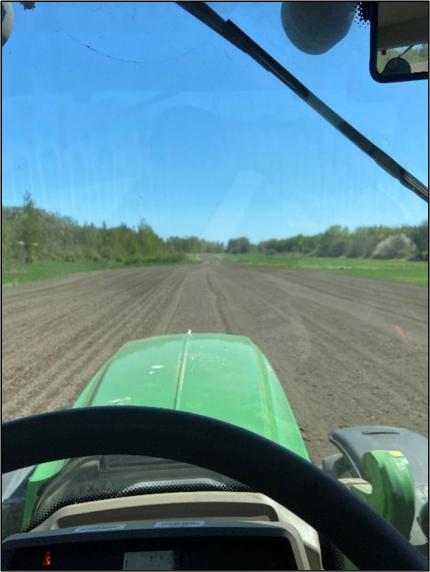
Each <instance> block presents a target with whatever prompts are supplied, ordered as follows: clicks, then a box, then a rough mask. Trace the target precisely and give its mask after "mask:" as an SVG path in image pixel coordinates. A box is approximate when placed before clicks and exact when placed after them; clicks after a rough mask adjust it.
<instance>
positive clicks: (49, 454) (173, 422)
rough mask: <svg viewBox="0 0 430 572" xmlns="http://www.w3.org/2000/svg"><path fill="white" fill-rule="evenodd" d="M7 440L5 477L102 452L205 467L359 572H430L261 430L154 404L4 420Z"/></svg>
mask: <svg viewBox="0 0 430 572" xmlns="http://www.w3.org/2000/svg"><path fill="white" fill-rule="evenodd" d="M2 441H3V442H2V444H3V447H2V473H5V472H8V471H12V470H16V469H19V468H23V467H26V466H30V465H34V464H38V463H42V462H46V461H54V460H58V459H65V458H73V457H83V456H89V455H101V454H130V455H147V456H155V457H165V458H169V459H172V460H178V461H182V462H187V463H191V464H194V465H198V466H201V467H205V468H207V469H211V470H213V471H216V472H218V473H221V474H224V475H226V476H228V477H231V478H233V479H235V480H237V481H239V482H242V483H243V484H246V485H248V486H250V487H252V488H253V489H254V490H258V491H260V492H261V493H264V494H266V495H267V496H269V497H270V498H273V499H274V500H275V501H277V502H279V503H280V504H282V505H283V506H285V507H286V508H288V509H289V510H291V511H293V512H294V513H295V514H297V515H298V516H299V517H300V518H302V519H303V520H305V521H306V522H308V523H309V524H310V525H311V526H313V527H314V528H315V529H316V530H318V531H319V532H321V533H322V534H324V535H325V536H326V537H327V538H328V539H330V540H331V541H332V542H333V543H334V544H335V545H336V546H337V547H338V548H339V549H340V550H342V552H343V553H344V554H345V555H346V556H348V558H350V559H351V560H352V561H353V562H354V563H355V564H356V565H357V566H358V567H359V568H360V569H373V570H427V565H426V562H425V560H424V559H423V558H422V557H421V556H420V555H419V554H418V552H417V551H416V550H415V549H414V548H413V547H412V546H410V545H409V544H408V542H407V541H406V540H405V539H404V538H403V537H402V536H401V534H400V533H399V532H398V531H397V530H395V529H394V528H393V527H392V526H391V525H389V524H388V523H387V522H386V521H384V520H383V519H382V518H381V517H379V516H378V515H377V514H376V513H375V512H374V511H373V510H371V509H370V508H369V507H368V506H367V505H365V503H364V502H362V501H361V500H360V499H358V497H356V496H355V495H353V493H351V492H350V491H349V490H348V489H347V488H346V487H345V486H343V485H341V484H340V483H338V482H337V481H336V480H335V479H334V478H332V477H331V476H330V475H328V474H326V473H323V471H321V470H320V469H319V468H317V467H315V466H314V465H312V463H310V462H308V461H306V460H304V459H302V458H301V457H299V456H297V455H295V454H294V453H292V452H291V451H288V450H287V449H285V448H284V447H281V446H279V445H277V444H275V443H273V442H272V441H269V440H268V439H265V438H263V437H261V436H259V435H257V434H256V433H253V432H250V431H247V430H245V429H241V428H240V427H236V426H234V425H231V424H228V423H225V422H222V421H218V420H216V419H212V418H209V417H205V416H202V415H197V414H194V413H187V412H183V411H172V410H168V409H161V408H155V407H137V406H103V407H90V408H76V409H70V410H64V411H55V412H52V413H45V414H42V415H34V416H31V417H25V418H21V419H17V420H14V421H9V422H7V423H4V424H3V440H2Z"/></svg>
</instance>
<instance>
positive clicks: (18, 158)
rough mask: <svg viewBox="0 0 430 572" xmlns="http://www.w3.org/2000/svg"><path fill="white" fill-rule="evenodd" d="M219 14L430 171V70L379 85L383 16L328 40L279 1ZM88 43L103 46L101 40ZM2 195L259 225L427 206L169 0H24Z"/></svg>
mask: <svg viewBox="0 0 430 572" xmlns="http://www.w3.org/2000/svg"><path fill="white" fill-rule="evenodd" d="M216 8H217V10H219V11H220V12H221V13H222V14H223V15H226V16H230V17H231V18H232V19H233V20H234V21H235V22H236V23H237V24H238V25H240V26H241V27H243V28H244V30H245V31H246V32H247V33H248V34H250V35H251V37H253V38H254V39H256V40H257V41H258V42H259V43H261V44H262V45H263V47H265V48H266V49H267V50H269V51H270V53H272V54H273V55H274V56H275V57H276V58H277V59H279V60H280V61H281V62H282V63H283V64H284V65H285V66H286V67H287V68H288V69H289V70H290V71H291V72H292V73H294V74H295V75H296V76H297V77H298V79H300V80H301V81H302V82H303V83H304V84H305V85H307V86H308V87H309V88H310V89H312V90H313V91H314V92H315V93H316V94H317V95H318V96H319V97H321V98H322V99H323V100H324V101H326V103H328V104H329V105H330V106H332V107H333V108H334V109H335V110H336V111H337V112H338V113H340V114H341V115H343V116H344V117H345V118H346V119H347V120H348V121H350V122H351V123H352V124H353V125H354V126H355V127H357V128H358V129H360V130H361V131H362V132H363V133H364V134H365V135H366V136H368V137H369V138H370V139H372V140H373V141H374V142H375V143H376V144H377V145H379V146H380V147H382V148H383V149H384V150H385V151H386V152H388V153H389V154H391V155H392V156H393V157H394V158H395V159H396V160H398V161H399V162H400V163H401V164H402V165H404V166H405V167H406V168H407V169H409V170H410V171H411V172H412V173H413V174H414V175H415V176H417V177H418V178H419V179H421V180H422V181H423V182H424V183H425V184H427V175H428V173H427V171H428V162H427V157H428V141H427V125H428V117H427V113H428V112H427V101H428V100H427V98H428V94H427V89H428V82H427V81H418V82H406V83H400V84H387V85H383V84H378V83H376V82H375V81H374V80H373V79H371V77H370V75H369V71H368V52H369V39H368V36H369V30H368V29H365V28H360V27H359V26H357V25H355V24H354V25H353V27H352V28H351V30H350V33H349V34H348V36H347V37H346V38H345V39H344V40H343V41H342V42H340V43H339V44H338V45H337V46H335V47H334V48H333V49H332V50H330V51H329V52H328V53H327V54H324V55H321V56H310V55H306V54H303V53H301V52H299V51H298V50H297V49H296V48H295V47H294V46H293V45H292V44H291V43H290V42H289V40H288V38H287V37H286V36H285V34H284V32H283V30H282V26H281V23H280V4H279V3H266V4H265V3H251V4H248V3H218V4H217V5H216ZM88 46H89V47H88ZM2 55H3V71H2V74H3V77H2V79H3V171H2V176H3V181H2V183H3V204H4V205H17V204H21V203H22V197H23V194H24V192H25V191H26V190H28V191H30V192H31V193H32V195H33V197H34V199H35V202H36V204H37V206H39V207H41V208H44V209H47V210H49V211H53V212H58V213H60V214H62V215H67V216H71V217H73V218H74V219H76V220H78V221H79V222H80V223H84V222H93V223H95V224H97V225H100V224H101V223H102V221H106V223H107V224H108V225H116V224H120V223H121V222H125V223H127V224H128V225H130V226H133V225H136V224H137V223H138V222H139V221H140V220H141V219H142V218H143V219H145V220H146V221H147V222H148V223H150V224H151V225H152V226H153V227H154V228H155V230H156V231H157V232H159V233H160V234H161V235H162V236H163V237H167V236H170V235H174V234H178V235H191V234H196V235H199V236H203V237H205V238H209V239H216V240H227V239H228V238H229V237H231V236H237V235H242V234H244V235H247V236H249V237H251V238H252V239H253V240H261V239H265V238H270V237H286V236H291V235H294V234H298V233H304V234H313V233H316V232H320V231H321V230H324V229H325V228H327V227H328V226H330V225H331V224H342V225H347V226H349V227H350V228H355V227H356V226H361V225H370V224H387V225H397V224H415V223H419V222H421V221H422V220H424V219H426V218H427V205H426V204H425V203H424V202H423V201H422V200H421V199H419V198H418V197H416V196H415V195H414V194H413V193H411V192H410V191H408V190H407V189H405V188H404V187H402V186H401V185H400V184H399V183H398V182H397V181H395V180H394V179H392V178H391V177H390V176H389V175H387V174H386V173H385V172H383V171H382V170H381V169H380V168H379V167H378V166H377V165H376V164H375V163H373V161H372V160H371V159H369V158H368V157H367V156H365V155H364V154H363V153H361V151H359V150H358V149H357V148H355V147H354V146H353V145H352V144H351V143H350V142H349V141H347V140H346V139H344V138H343V136H341V135H340V134H339V133H338V132H337V131H336V130H334V129H333V128H332V127H331V126H330V125H328V124H327V123H326V122H325V121H324V120H323V119H321V118H320V117H319V116H318V115H317V114H316V113H315V112H314V111H313V110H311V109H310V108H308V107H307V106H306V104H305V103H304V102H302V101H301V100H299V99H298V98H297V97H296V96H295V95H294V94H293V93H291V92H290V91H289V90H288V89H287V88H286V87H285V86H283V85H282V84H280V83H279V81H278V80H276V79H275V78H274V77H272V76H271V75H270V74H269V73H267V72H266V71H264V70H263V69H262V68H260V67H259V66H258V65H257V64H256V63H255V62H254V61H252V60H251V59H250V58H248V57H247V56H246V55H244V54H242V53H241V52H239V51H238V50H237V49H236V48H234V47H233V46H230V45H229V44H228V43H227V42H225V40H223V39H222V38H219V37H218V36H217V35H216V34H214V33H213V32H212V31H211V30H209V29H207V28H206V27H205V26H203V25H202V24H200V23H199V22H197V21H196V20H195V19H194V18H192V17H191V16H190V15H189V14H187V13H185V12H184V11H183V10H181V9H180V8H178V7H177V6H176V5H174V4H172V3H123V2H121V3H120V2H118V3H106V2H105V3H87V2H82V3H79V2H72V3H60V2H49V3H48V2H46V3H43V2H41V3H39V4H38V6H37V8H36V9H35V10H33V11H24V10H23V9H22V7H21V6H17V7H16V8H15V27H14V30H13V32H12V36H11V38H10V40H9V42H8V43H7V44H6V46H5V47H4V48H3V54H2Z"/></svg>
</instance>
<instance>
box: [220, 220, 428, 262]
mask: <svg viewBox="0 0 430 572" xmlns="http://www.w3.org/2000/svg"><path fill="white" fill-rule="evenodd" d="M226 251H227V252H229V253H232V254H243V253H247V252H262V253H264V254H267V255H272V254H277V253H289V254H297V255H302V256H320V257H330V258H331V257H339V256H345V257H349V258H405V259H411V260H428V222H427V221H424V222H422V223H421V224H420V225H416V226H407V225H404V226H398V227H388V226H362V227H358V228H357V229H355V230H349V229H348V228H347V227H344V226H340V225H334V226H331V227H330V228H328V229H327V230H326V231H325V232H322V233H319V234H315V235H313V236H305V235H303V234H298V235H297V236H293V237H290V238H283V239H278V238H274V239H271V240H263V241H261V242H259V243H258V244H253V243H252V242H251V241H250V240H249V239H248V238H247V237H244V236H242V237H238V238H232V239H230V240H229V241H228V243H227V247H226Z"/></svg>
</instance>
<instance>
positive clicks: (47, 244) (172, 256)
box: [2, 193, 224, 268]
mask: <svg viewBox="0 0 430 572" xmlns="http://www.w3.org/2000/svg"><path fill="white" fill-rule="evenodd" d="M223 250H224V245H223V244H222V243H218V242H210V241H207V240H203V239H199V238H197V237H184V238H180V237H176V236H173V237H170V238H168V239H167V240H164V239H163V238H161V237H160V236H159V235H158V234H157V233H156V232H155V230H154V229H153V228H152V227H151V226H150V225H149V224H147V223H146V222H145V221H144V220H142V221H141V223H140V224H139V225H138V226H137V228H131V227H129V226H128V225H127V224H125V223H123V224H120V225H119V226H114V227H108V226H107V225H106V224H105V223H103V224H102V226H101V227H97V226H95V225H94V224H83V225H80V224H78V223H77V222H76V221H75V220H73V219H72V218H70V217H65V216H61V215H59V214H53V213H50V212H47V211H45V210H43V209H40V208H37V207H36V205H35V203H34V200H33V199H32V197H31V195H30V194H29V193H26V194H25V196H24V204H23V206H20V207H3V208H2V267H3V268H8V267H10V266H13V265H16V264H17V263H19V264H31V263H32V262H35V261H41V260H62V261H66V262H73V261H78V260H91V261H93V262H101V261H112V262H118V263H124V264H144V263H150V262H180V261H181V260H183V259H184V258H185V255H186V254H187V253H194V252H223Z"/></svg>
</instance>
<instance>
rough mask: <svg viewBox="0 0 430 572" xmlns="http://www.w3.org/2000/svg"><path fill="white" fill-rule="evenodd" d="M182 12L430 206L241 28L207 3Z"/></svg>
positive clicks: (404, 174)
mask: <svg viewBox="0 0 430 572" xmlns="http://www.w3.org/2000/svg"><path fill="white" fill-rule="evenodd" d="M177 4H178V5H179V6H181V8H183V9H184V10H186V11H187V12H189V13H190V14H192V15H193V16H195V17H196V18H197V19H198V20H200V21H201V22H203V23H204V24H206V25H207V26H209V28H211V29H212V30H214V31H215V32H217V33H218V34H219V35H220V36H222V37H223V38H225V39H226V40H227V41H229V42H230V43H232V44H234V45H235V46H236V47H237V48H239V49H240V50H242V51H243V52H245V53H246V54H248V55H249V56H251V57H252V58H253V59H254V60H255V61H256V62H257V63H259V64H260V65H261V66H263V67H264V68H265V69H266V70H268V71H270V72H271V73H273V74H274V75H275V76H276V77H277V78H278V79H279V80H280V81H282V83H284V84H285V85H286V86H287V87H289V88H290V89H291V90H292V91H294V93H295V94H296V95H297V96H298V97H300V98H301V99H303V101H305V102H306V103H307V104H308V105H309V106H310V107H312V109H314V110H315V111H316V112H317V113H319V115H321V117H323V118H324V119H325V120H326V121H328V122H329V123H330V124H331V125H333V127H335V128H336V129H337V130H338V131H340V132H341V133H342V135H344V136H345V137H346V138H347V139H349V140H350V141H352V143H354V144H355V145H356V146H357V147H358V148H359V149H361V150H362V151H363V153H366V155H368V156H369V157H372V159H373V160H374V161H375V162H376V163H377V164H378V165H379V166H380V167H381V168H382V169H384V171H386V172H387V173H389V174H390V175H391V176H392V177H394V178H395V179H397V180H398V181H399V182H400V183H401V184H402V185H403V186H405V187H406V188H408V189H410V190H411V191H413V192H414V193H415V194H416V195H418V196H419V197H420V198H422V199H423V200H425V201H426V202H428V198H429V191H428V188H427V187H426V186H425V185H424V184H423V183H422V182H421V181H419V180H418V179H417V178H416V177H414V176H413V175H412V174H411V173H409V171H407V170H406V169H405V168H404V167H402V166H401V165H400V164H399V163H397V161H395V160H394V159H393V158H392V157H390V155H388V154H387V153H385V151H383V150H382V149H380V148H379V147H377V146H376V145H375V144H374V143H372V141H370V139H368V138H367V137H365V136H364V135H363V134H362V133H360V131H358V130H357V129H355V127H353V126H352V125H351V124H350V123H348V122H347V121H346V120H345V119H343V118H342V117H341V116H340V115H339V114H338V113H336V112H335V111H333V109H331V107H329V106H328V105H326V104H325V103H324V102H323V101H322V100H321V99H319V98H318V97H317V96H316V95H315V94H314V93H312V92H311V91H310V90H309V89H308V88H307V87H306V86H304V85H303V84H302V83H301V82H300V81H299V80H298V79H297V78H296V77H294V76H293V75H292V74H291V73H290V72H289V71H288V70H287V69H286V68H284V67H283V66H282V65H281V64H280V63H279V62H278V61H277V60H275V59H274V58H273V57H272V56H271V55H270V54H269V53H267V52H266V51H265V50H264V49H263V48H262V47H261V46H259V45H258V44H257V43H256V42H254V40H252V38H250V37H249V36H248V35H247V34H246V33H245V32H244V31H243V30H242V29H241V28H239V27H238V26H236V24H234V23H233V22H232V21H231V20H224V19H223V18H222V17H221V16H220V15H219V14H217V12H215V10H213V9H212V8H211V7H210V6H208V5H207V4H206V2H195V1H191V2H177Z"/></svg>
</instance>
